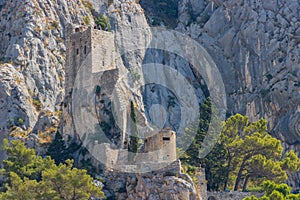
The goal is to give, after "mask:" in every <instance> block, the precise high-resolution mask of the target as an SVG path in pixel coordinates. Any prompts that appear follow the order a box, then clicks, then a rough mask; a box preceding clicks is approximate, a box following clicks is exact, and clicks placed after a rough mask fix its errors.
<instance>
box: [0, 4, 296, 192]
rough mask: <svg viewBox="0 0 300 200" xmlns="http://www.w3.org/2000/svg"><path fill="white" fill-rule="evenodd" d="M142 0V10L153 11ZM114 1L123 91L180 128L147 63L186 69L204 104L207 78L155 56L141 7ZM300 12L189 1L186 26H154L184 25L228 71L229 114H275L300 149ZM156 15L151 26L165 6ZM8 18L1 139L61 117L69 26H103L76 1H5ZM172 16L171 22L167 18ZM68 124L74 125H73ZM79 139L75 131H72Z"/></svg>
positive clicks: (1, 10) (184, 9) (0, 79)
mask: <svg viewBox="0 0 300 200" xmlns="http://www.w3.org/2000/svg"><path fill="white" fill-rule="evenodd" d="M141 1H142V5H145V6H151V4H149V3H148V4H143V0H141ZM144 1H146V0H144ZM108 2H109V4H110V5H108ZM108 2H106V1H98V0H93V3H94V5H95V6H97V8H96V10H98V11H100V12H106V13H107V15H109V16H110V17H111V22H112V29H113V30H114V31H115V32H116V38H115V46H116V49H117V51H118V55H119V56H120V58H121V60H120V62H118V63H117V66H118V68H119V74H128V72H130V73H131V75H132V76H129V77H125V78H124V79H123V82H122V83H121V84H120V87H119V92H120V93H122V95H123V97H124V96H126V94H129V93H130V94H132V95H133V94H134V95H133V100H134V101H135V102H136V103H137V108H138V110H139V115H138V118H139V123H141V124H147V123H146V118H148V120H149V119H150V120H149V121H150V122H151V123H154V124H155V125H158V126H159V124H157V123H156V122H154V121H151V119H152V120H155V118H156V117H157V116H156V114H155V113H158V112H157V110H158V109H160V108H157V109H156V108H154V110H152V111H151V110H148V109H150V107H151V105H152V104H155V103H159V104H161V105H162V106H163V107H165V108H167V109H166V110H167V111H168V112H170V113H171V114H172V115H170V116H168V119H167V121H166V124H167V125H168V126H170V127H172V128H173V129H175V130H176V128H177V127H176V124H177V122H178V120H179V119H180V118H179V113H180V109H179V107H180V105H179V104H178V102H176V99H175V101H174V97H173V96H172V93H170V92H169V91H167V90H165V89H163V88H156V89H153V88H152V87H151V86H149V87H148V88H145V90H144V91H143V92H142V91H141V90H140V86H141V85H143V79H142V77H141V76H142V74H143V72H142V69H141V68H140V66H141V65H142V64H143V62H144V61H147V62H149V63H150V62H156V63H164V64H167V65H170V66H171V67H173V68H174V69H175V68H176V69H178V71H181V73H182V74H184V76H185V77H188V78H189V79H190V80H192V82H194V83H195V84H194V85H193V86H194V87H196V88H198V89H199V91H198V94H197V97H198V98H199V102H201V101H202V100H203V98H204V96H207V95H208V94H207V92H206V90H207V89H206V88H205V86H204V85H201V84H199V82H201V77H199V76H197V75H195V74H194V73H193V71H192V68H191V66H190V65H189V63H187V62H186V61H184V60H182V59H180V58H178V57H177V56H176V55H167V56H165V55H163V54H159V55H158V56H155V55H156V54H157V52H158V51H152V50H150V51H146V49H145V48H146V47H147V45H146V44H148V42H149V40H148V39H145V38H149V37H150V35H151V33H150V32H149V29H148V28H149V26H148V24H147V22H146V18H145V16H144V13H143V9H142V8H141V7H140V5H139V4H137V3H135V1H133V0H118V1H108ZM174 2H176V1H172V3H174ZM167 7H168V6H167ZM145 9H146V10H147V7H145ZM172 9H173V7H172ZM299 9H300V5H299V1H297V0H291V1H288V0H278V1H275V0H270V1H269V0H251V1H248V0H225V1H220V0H212V1H209V0H179V6H178V13H175V14H178V24H174V23H175V22H174V20H173V19H172V20H164V21H163V23H157V22H156V23H154V24H156V25H157V24H159V25H163V24H165V25H167V26H168V22H169V23H171V24H170V26H169V27H175V26H177V28H176V30H178V31H180V32H182V33H186V34H188V35H189V36H191V37H192V38H194V39H195V40H197V41H199V42H200V43H201V44H202V45H203V46H204V47H205V48H206V50H207V51H208V52H209V53H210V55H211V56H212V57H213V59H214V61H215V62H216V64H217V66H218V68H219V70H220V72H221V74H222V77H223V80H224V83H225V87H226V93H227V101H228V114H229V115H230V114H233V113H237V112H240V113H243V114H247V115H249V116H250V117H251V119H253V120H256V119H258V118H260V117H265V118H266V119H267V120H268V121H269V122H270V123H269V127H270V130H272V133H273V134H275V135H276V136H277V137H278V138H280V139H281V140H282V141H283V142H284V143H285V146H286V149H289V148H292V149H295V150H297V151H299V150H300V145H299V144H300V125H299V124H300V111H299V110H300V108H299V102H300V96H299V87H300V82H299V79H300V78H299V77H300V69H299V63H300V57H299V55H300V51H299V42H300V21H299V13H300V11H299ZM150 11H151V15H149V16H150V20H151V19H152V18H153V16H156V13H155V12H156V9H150ZM0 15H1V19H0V37H1V38H2V40H1V41H0V60H1V63H3V64H1V68H0V110H1V114H2V115H1V116H0V133H1V137H3V136H5V134H7V133H8V132H10V130H12V128H13V129H14V128H15V127H19V128H21V129H22V130H23V131H26V132H28V133H30V132H31V130H32V129H33V132H34V133H37V132H38V131H39V129H43V127H44V125H43V124H44V122H45V123H46V124H49V123H50V121H51V120H52V119H53V120H55V117H53V113H56V111H59V110H60V105H61V103H62V102H63V99H64V86H63V84H64V70H63V66H64V62H65V51H66V49H65V45H64V39H65V27H66V24H67V22H72V23H74V24H88V23H90V24H93V19H92V16H91V14H90V11H89V9H88V8H87V7H86V6H85V5H84V4H83V3H82V1H66V0H41V1H37V0H25V1H21V0H15V1H5V0H0ZM163 16H164V17H166V15H165V13H163ZM155 20H157V19H155ZM133 28H135V29H133ZM137 29H139V31H137V32H136V30H137ZM132 30H134V31H132ZM137 47H138V48H137ZM136 49H138V50H136ZM132 50H135V51H134V52H133V51H132ZM158 53H161V52H158ZM145 54H146V55H145ZM137 75H141V76H137ZM152 91H154V92H152ZM128 100H129V99H126V101H128ZM170 100H172V105H173V106H171V107H169V106H168V105H169V104H170ZM45 109H46V110H50V112H44V113H45V114H46V115H48V114H47V113H51V114H49V117H47V116H44V114H39V113H40V112H41V111H42V110H45ZM38 116H40V117H38ZM50 119H51V120H50ZM39 120H41V121H39ZM49 120H50V121H49ZM65 120H66V122H64V123H67V122H68V120H71V119H70V118H66V119H65ZM51 123H52V122H51ZM47 126H48V125H47ZM34 127H35V128H34ZM69 132H72V133H73V130H72V129H71V127H70V131H69ZM294 179H296V180H297V181H296V182H295V181H293V182H292V184H294V185H296V184H299V180H300V177H299V175H298V177H294ZM141 185H142V186H143V184H141ZM142 186H141V187H142ZM155 187H156V186H153V187H152V188H155ZM135 195H138V194H133V197H135Z"/></svg>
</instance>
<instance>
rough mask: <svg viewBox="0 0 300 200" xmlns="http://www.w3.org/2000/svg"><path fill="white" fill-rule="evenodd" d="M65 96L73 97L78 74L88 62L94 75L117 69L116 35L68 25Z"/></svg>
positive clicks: (95, 29)
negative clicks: (81, 67)
mask: <svg viewBox="0 0 300 200" xmlns="http://www.w3.org/2000/svg"><path fill="white" fill-rule="evenodd" d="M66 30H67V31H66V38H67V39H66V49H67V52H66V54H67V56H66V67H65V94H66V95H67V96H68V95H71V93H72V88H73V85H74V81H75V79H76V75H77V72H78V70H79V68H80V66H81V65H82V63H83V62H84V61H85V60H86V59H89V60H88V63H89V64H90V65H91V66H90V67H91V68H92V73H97V72H101V71H107V70H111V69H115V68H116V64H115V45H114V34H113V33H112V32H107V31H102V30H98V29H97V28H96V27H95V28H92V27H86V26H76V27H74V26H73V25H72V24H68V25H67V28H66Z"/></svg>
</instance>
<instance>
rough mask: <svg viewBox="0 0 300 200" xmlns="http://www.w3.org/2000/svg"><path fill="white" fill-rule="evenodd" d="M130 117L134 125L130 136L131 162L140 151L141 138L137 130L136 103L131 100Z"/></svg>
mask: <svg viewBox="0 0 300 200" xmlns="http://www.w3.org/2000/svg"><path fill="white" fill-rule="evenodd" d="M130 118H131V120H132V127H131V135H130V136H129V145H128V151H129V157H128V159H129V162H134V160H135V153H137V151H138V147H139V138H138V130H137V119H136V113H135V108H134V103H133V102H132V101H131V102H130Z"/></svg>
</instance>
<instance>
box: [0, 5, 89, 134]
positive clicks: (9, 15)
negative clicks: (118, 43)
mask: <svg viewBox="0 0 300 200" xmlns="http://www.w3.org/2000/svg"><path fill="white" fill-rule="evenodd" d="M0 15H1V19H0V37H1V39H2V40H1V42H0V59H1V63H2V64H1V79H0V91H1V96H0V98H1V102H0V109H1V116H0V132H1V137H3V136H4V135H6V134H7V133H9V132H11V131H12V130H14V129H15V128H16V127H19V128H21V129H22V131H24V132H25V134H30V133H31V131H32V129H33V128H34V127H35V126H36V127H38V126H39V124H40V123H38V120H39V119H40V118H39V117H38V116H39V113H40V112H41V111H42V110H47V111H49V112H46V113H49V114H50V115H53V113H55V115H57V116H59V115H60V109H61V108H60V106H61V103H62V101H63V98H64V89H63V88H64V69H63V66H64V62H65V51H66V49H65V44H64V38H65V25H66V23H67V22H73V23H84V20H83V18H84V16H88V17H90V14H89V12H88V11H87V10H86V8H85V6H84V5H83V4H82V3H81V2H79V3H76V2H75V1H64V0H45V1H34V0H26V1H0ZM4 63H10V64H4ZM48 125H49V127H48V128H49V129H50V127H51V126H52V125H53V124H48ZM42 131H43V130H37V128H35V129H34V130H33V132H34V133H35V134H38V133H39V132H42ZM49 132H51V131H49Z"/></svg>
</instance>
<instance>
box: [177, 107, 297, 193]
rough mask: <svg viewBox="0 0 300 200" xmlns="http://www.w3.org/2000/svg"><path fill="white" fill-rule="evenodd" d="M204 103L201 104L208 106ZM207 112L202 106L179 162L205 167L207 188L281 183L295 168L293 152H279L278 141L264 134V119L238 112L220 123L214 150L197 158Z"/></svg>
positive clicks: (206, 125) (280, 149) (265, 130)
mask: <svg viewBox="0 0 300 200" xmlns="http://www.w3.org/2000/svg"><path fill="white" fill-rule="evenodd" d="M208 103H209V102H206V103H205V104H206V105H204V106H206V107H207V105H208V106H209V104H208ZM202 108H203V106H202ZM204 108H205V107H204ZM209 112H210V111H209V109H208V108H205V109H204V115H203V114H202V116H205V118H203V117H202V119H201V120H200V123H199V124H200V125H199V129H198V130H196V131H197V135H196V137H195V141H193V143H192V145H191V147H190V148H189V149H188V151H187V154H186V155H184V156H185V157H183V159H182V161H183V164H188V165H192V166H199V164H201V165H202V166H203V167H205V170H206V178H207V181H208V190H215V191H220V190H225V189H226V190H228V189H230V190H231V189H233V190H235V191H236V190H240V189H242V190H243V191H247V187H248V185H259V184H261V183H262V182H263V181H265V180H272V181H274V182H275V183H283V182H285V181H286V180H287V172H290V173H294V172H296V171H297V170H299V168H300V159H299V158H298V156H297V154H296V153H295V152H294V151H289V152H287V153H286V154H285V155H284V154H283V147H282V145H281V142H280V140H278V139H276V138H274V137H272V136H271V135H270V134H269V133H268V131H267V121H266V120H265V119H260V120H258V121H255V122H253V123H250V122H249V119H248V117H247V116H242V115H240V114H237V115H234V116H231V117H230V118H228V119H227V120H226V121H225V122H224V123H223V130H222V132H221V134H220V137H219V139H218V141H217V143H216V145H215V146H214V149H213V150H212V151H211V152H210V153H209V154H208V155H207V156H206V157H205V158H204V159H200V158H199V156H198V155H199V154H198V152H200V148H201V146H202V141H203V138H204V136H205V134H206V132H207V130H208V124H209V121H208V122H206V121H205V120H210V118H211V117H212V116H211V117H210V116H209ZM193 131H195V130H193ZM190 132H191V130H190Z"/></svg>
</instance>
